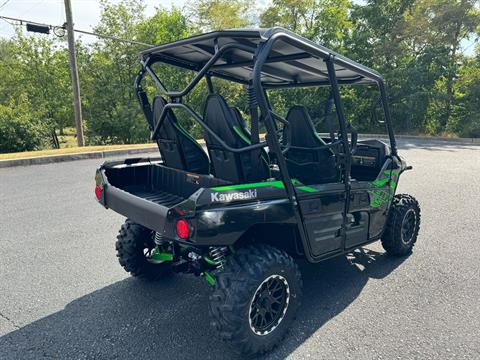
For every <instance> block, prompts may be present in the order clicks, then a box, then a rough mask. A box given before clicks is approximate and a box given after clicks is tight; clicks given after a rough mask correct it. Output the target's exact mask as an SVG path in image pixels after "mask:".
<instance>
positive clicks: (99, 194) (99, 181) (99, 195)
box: [95, 170, 103, 202]
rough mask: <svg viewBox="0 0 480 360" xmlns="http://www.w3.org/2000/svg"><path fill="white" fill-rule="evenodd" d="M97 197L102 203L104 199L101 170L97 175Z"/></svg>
mask: <svg viewBox="0 0 480 360" xmlns="http://www.w3.org/2000/svg"><path fill="white" fill-rule="evenodd" d="M95 197H96V198H97V200H98V201H100V202H102V199H103V179H102V174H101V173H100V171H99V170H97V172H96V173H95Z"/></svg>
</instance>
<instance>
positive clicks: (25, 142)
mask: <svg viewBox="0 0 480 360" xmlns="http://www.w3.org/2000/svg"><path fill="white" fill-rule="evenodd" d="M255 3H256V2H255V1H253V0H230V1H226V0H195V1H193V2H191V3H190V4H189V5H188V6H187V7H186V8H184V9H179V8H176V7H172V8H171V9H165V8H162V7H158V8H157V9H156V11H155V13H154V14H153V15H152V16H149V17H147V16H145V14H144V8H145V3H144V1H143V0H122V1H119V2H115V3H113V2H109V1H108V0H102V1H101V7H102V14H101V19H100V23H99V24H98V26H97V27H96V28H95V31H96V32H99V33H102V34H105V35H109V36H115V37H119V38H124V39H131V40H136V41H139V42H143V43H147V44H161V43H166V42H171V41H175V40H178V39H180V38H185V37H188V36H190V35H192V34H195V33H199V32H205V31H210V30H216V29H226V28H239V27H248V26H263V27H271V26H283V27H285V28H287V29H290V30H292V31H294V32H297V33H300V34H302V35H303V36H305V37H307V38H309V39H311V40H313V41H315V42H318V43H320V44H322V45H325V46H327V47H330V48H333V49H334V50H336V51H338V52H340V53H342V54H345V55H346V56H349V57H351V58H352V59H354V60H357V61H358V62H360V63H363V64H365V65H367V66H370V67H373V68H374V69H377V70H378V71H379V72H380V73H382V74H383V75H384V77H385V78H386V80H387V84H388V90H389V96H390V99H389V101H390V105H391V112H392V116H393V120H394V126H395V129H396V130H397V132H404V133H431V134H443V133H448V134H457V135H459V136H480V115H479V113H478V111H477V108H478V104H479V102H480V85H479V84H480V70H479V69H480V50H479V49H480V48H477V54H476V56H466V55H465V54H464V51H463V47H464V46H465V43H466V41H467V40H468V41H470V43H471V42H472V41H478V32H479V30H480V11H479V7H478V1H477V0H367V1H362V2H359V1H352V0H272V1H270V2H267V3H268V5H267V6H266V7H265V8H263V9H261V10H260V9H259V8H258V7H256V6H255ZM82 40H83V39H81V38H79V39H77V59H78V63H79V74H80V86H81V95H82V107H83V116H84V125H85V133H86V136H87V141H88V143H90V144H116V143H134V142H145V141H148V129H147V126H146V122H145V119H144V117H143V114H142V112H141V110H140V108H139V106H138V102H137V99H136V95H135V92H134V89H133V86H132V84H133V81H134V78H135V76H136V73H137V71H138V69H139V64H138V52H139V51H140V50H141V49H142V48H143V46H142V45H135V44H130V43H125V42H118V41H114V40H109V39H98V40H97V41H95V42H94V43H93V44H92V43H89V44H85V43H83V42H82ZM156 70H157V72H158V73H159V74H160V77H161V79H162V81H163V82H164V83H165V85H166V87H167V88H168V89H169V90H180V89H182V88H183V87H184V86H185V85H186V84H187V83H188V82H189V81H190V80H191V79H192V77H193V76H194V73H193V72H191V71H186V70H179V69H174V68H172V67H171V66H166V65H159V66H158V69H156ZM0 79H1V81H0V104H1V106H0V151H16V150H30V149H37V148H41V147H43V146H45V144H48V142H49V137H50V136H51V134H52V132H53V131H57V132H60V133H61V132H62V131H63V129H65V128H69V127H72V126H74V120H73V106H72V95H71V85H70V72H69V65H68V52H67V50H66V44H65V40H64V39H59V38H55V37H53V36H46V35H28V36H27V35H24V34H23V33H22V32H21V31H20V30H18V31H17V34H16V36H15V37H14V38H12V39H10V40H0ZM214 86H215V89H216V91H218V92H219V93H220V94H222V95H223V96H225V97H226V99H227V101H228V103H229V104H230V105H231V106H237V107H239V108H240V110H241V111H242V112H243V113H244V114H245V115H246V114H247V108H246V106H247V105H246V90H245V88H244V87H243V86H241V85H238V84H232V83H229V82H226V81H223V80H219V79H215V80H214ZM144 87H145V89H146V90H147V92H148V93H149V95H150V100H152V99H153V96H155V95H160V93H159V91H158V89H157V88H156V87H155V85H154V84H153V82H152V81H149V80H148V79H146V81H145V83H144ZM341 91H342V95H343V102H344V106H345V113H346V115H347V117H348V119H349V121H351V122H352V123H353V124H354V125H355V126H356V127H357V128H358V129H359V130H360V131H364V132H381V131H383V125H381V124H379V123H378V121H377V120H378V119H376V118H375V117H374V116H372V114H373V113H375V112H373V113H372V109H373V108H374V106H373V105H374V104H375V102H376V101H377V99H378V92H377V91H376V90H375V89H374V88H373V87H371V88H364V87H358V88H356V87H342V89H341ZM206 95H207V91H206V86H205V83H204V82H201V83H200V84H199V86H197V87H196V88H195V89H194V90H193V91H192V92H191V93H190V94H189V95H188V96H187V98H186V99H185V102H187V103H188V104H189V105H191V106H192V108H194V109H195V110H196V111H197V112H198V113H200V114H201V113H202V112H203V106H204V102H205V98H206ZM269 96H270V100H271V103H272V105H273V107H274V109H275V110H277V111H278V112H279V113H280V114H283V115H286V112H287V111H288V109H289V108H290V107H291V106H292V105H294V104H304V105H305V106H306V107H307V108H308V110H309V112H310V114H311V116H312V118H313V119H314V121H315V122H316V123H318V124H319V126H318V129H319V130H322V131H325V130H328V129H325V124H324V122H323V118H324V112H325V109H324V108H325V102H326V100H327V98H328V96H329V90H328V89H291V90H280V91H269ZM178 117H179V119H180V121H181V122H182V124H183V125H184V127H185V128H187V129H188V130H189V131H190V132H191V133H192V134H193V135H194V136H196V137H200V136H202V135H203V130H202V128H201V127H200V126H199V124H197V123H196V122H194V121H193V120H192V119H191V118H189V117H188V116H185V114H182V113H180V112H179V113H178ZM246 118H247V120H248V117H246Z"/></svg>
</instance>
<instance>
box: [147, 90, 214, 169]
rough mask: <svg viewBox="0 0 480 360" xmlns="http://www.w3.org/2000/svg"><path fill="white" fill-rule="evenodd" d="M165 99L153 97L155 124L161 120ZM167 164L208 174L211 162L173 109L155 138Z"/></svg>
mask: <svg viewBox="0 0 480 360" xmlns="http://www.w3.org/2000/svg"><path fill="white" fill-rule="evenodd" d="M165 105H166V101H165V99H163V98H162V97H161V96H155V97H154V99H153V104H152V107H153V126H154V127H155V126H156V125H157V123H158V121H159V120H160V115H161V114H162V111H163V108H164V107H165ZM155 140H156V141H157V144H158V148H159V150H160V154H161V155H162V159H163V162H164V164H165V165H166V166H168V167H172V168H175V169H180V170H185V171H189V172H194V173H197V174H208V173H209V168H210V162H209V160H208V156H207V154H206V153H205V151H203V149H202V147H201V146H200V144H198V143H197V141H196V140H195V139H194V138H192V137H191V136H190V134H189V133H188V132H187V131H186V130H185V129H184V128H183V127H182V126H181V125H180V124H179V122H178V120H177V117H176V116H175V114H174V113H173V111H169V112H168V114H167V116H166V117H165V120H164V121H163V124H162V126H161V128H160V129H159V131H158V133H157V137H156V139H155Z"/></svg>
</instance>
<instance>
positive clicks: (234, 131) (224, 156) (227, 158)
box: [204, 94, 270, 184]
mask: <svg viewBox="0 0 480 360" xmlns="http://www.w3.org/2000/svg"><path fill="white" fill-rule="evenodd" d="M238 116H240V117H241V115H240V113H237V112H236V110H234V109H232V108H230V107H229V106H228V104H227V103H226V101H225V99H224V98H223V97H222V96H221V95H218V94H210V95H209V96H208V98H207V101H206V103H205V110H204V121H205V123H206V124H207V125H208V126H209V127H210V128H211V129H212V130H213V132H214V133H215V134H217V135H218V136H219V137H220V138H221V139H222V140H223V141H224V142H225V143H226V144H227V145H228V146H230V147H232V148H242V147H246V146H248V145H250V137H249V134H248V132H247V131H245V126H244V125H243V124H242V123H241V122H240V120H239V118H238ZM242 125H243V126H242ZM205 142H206V144H207V149H208V153H209V155H210V160H211V163H212V174H213V175H215V176H216V177H218V178H220V179H224V180H228V181H231V182H233V183H237V184H238V183H248V182H254V181H261V180H265V179H267V178H269V177H270V168H269V163H268V159H266V158H265V156H264V152H262V150H261V149H256V150H252V151H247V152H244V153H235V152H232V151H228V150H226V149H224V148H223V147H222V146H221V145H220V143H219V142H218V141H217V140H215V138H214V137H213V136H212V135H211V134H210V133H208V132H205Z"/></svg>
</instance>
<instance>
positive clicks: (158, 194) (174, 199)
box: [123, 185, 185, 207]
mask: <svg viewBox="0 0 480 360" xmlns="http://www.w3.org/2000/svg"><path fill="white" fill-rule="evenodd" d="M123 190H124V191H126V192H128V193H130V194H132V195H135V196H138V197H141V198H142V199H145V200H148V201H151V202H153V203H155V204H158V205H163V206H166V207H171V206H173V205H176V204H178V203H180V202H182V201H183V200H185V198H184V197H182V196H179V195H175V194H171V193H169V192H166V191H161V190H155V189H153V190H152V189H145V188H144V187H140V186H135V185H133V186H126V187H125V188H124V189H123Z"/></svg>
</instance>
